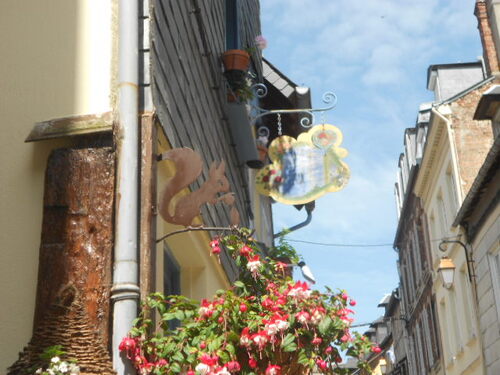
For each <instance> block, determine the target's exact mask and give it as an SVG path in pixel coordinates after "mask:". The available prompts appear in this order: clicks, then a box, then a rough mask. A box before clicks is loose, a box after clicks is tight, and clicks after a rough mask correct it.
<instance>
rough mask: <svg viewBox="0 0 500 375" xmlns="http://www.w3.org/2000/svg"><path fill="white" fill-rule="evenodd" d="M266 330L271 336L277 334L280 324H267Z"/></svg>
mask: <svg viewBox="0 0 500 375" xmlns="http://www.w3.org/2000/svg"><path fill="white" fill-rule="evenodd" d="M266 331H267V334H268V335H269V336H272V335H275V334H276V333H277V332H278V326H277V325H276V324H267V325H266Z"/></svg>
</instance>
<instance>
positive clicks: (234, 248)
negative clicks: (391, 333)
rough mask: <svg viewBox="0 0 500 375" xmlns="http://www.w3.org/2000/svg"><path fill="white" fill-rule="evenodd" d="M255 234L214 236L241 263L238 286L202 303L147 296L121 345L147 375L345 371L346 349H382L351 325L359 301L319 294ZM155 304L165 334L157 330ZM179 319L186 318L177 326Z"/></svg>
mask: <svg viewBox="0 0 500 375" xmlns="http://www.w3.org/2000/svg"><path fill="white" fill-rule="evenodd" d="M249 235H250V232H249V231H248V230H246V229H240V230H237V231H236V232H235V233H233V234H231V235H229V236H226V237H223V238H216V239H214V240H213V241H212V242H211V243H210V245H211V246H210V248H211V252H212V253H213V254H215V256H219V254H220V252H221V248H223V247H225V248H226V249H227V250H228V252H229V253H230V254H231V256H232V257H233V259H234V260H235V263H236V264H237V265H238V267H239V269H240V274H239V279H238V280H237V281H236V282H235V283H234V286H233V288H232V289H231V290H226V291H224V290H220V291H218V292H217V293H216V295H215V297H214V298H213V299H211V300H206V299H204V300H202V301H201V303H197V302H195V301H192V300H190V299H188V298H186V297H183V296H168V297H165V296H163V295H161V294H160V293H155V294H152V295H151V296H150V297H149V298H148V299H147V301H146V302H145V304H144V310H143V313H142V314H141V317H140V318H139V319H138V320H137V321H136V324H135V327H134V328H133V329H132V330H131V332H130V334H129V336H128V337H126V338H124V339H123V341H122V342H121V344H120V350H121V351H122V352H124V353H125V354H126V355H127V356H128V358H129V359H130V360H131V361H133V363H134V364H135V366H136V368H137V369H138V371H139V373H140V374H150V373H153V374H166V373H168V374H172V373H181V374H186V375H195V374H198V375H230V374H247V375H250V374H252V375H256V374H263V375H280V374H281V375H285V374H311V373H312V371H313V370H316V371H319V372H321V373H325V374H343V373H346V369H343V368H341V367H340V366H339V363H340V362H341V361H342V358H341V352H345V353H346V355H348V356H352V357H356V358H362V357H364V356H365V355H366V354H367V353H368V352H369V351H370V350H376V349H377V348H376V347H374V346H373V345H372V344H371V343H370V342H369V341H368V340H367V339H366V338H365V337H363V336H361V335H359V334H358V333H357V332H351V331H350V325H351V323H352V321H353V319H352V317H351V315H352V314H353V311H352V310H350V309H349V308H348V305H349V304H351V305H353V304H354V303H353V300H351V299H350V297H349V296H347V294H346V293H345V292H344V291H340V292H338V293H334V292H333V291H332V290H331V289H327V291H326V292H325V293H320V292H319V291H313V290H311V289H310V288H309V286H308V285H307V284H306V283H305V282H301V281H297V282H295V281H293V280H292V279H291V278H289V277H287V276H286V273H285V269H286V267H287V264H285V263H282V262H280V261H275V260H272V259H269V258H264V257H263V255H262V252H261V251H260V250H259V248H258V247H257V246H256V244H255V243H254V242H253V241H252V239H251V238H250V237H249ZM151 309H155V310H157V312H158V315H159V326H160V328H161V329H162V331H163V332H162V333H154V334H152V333H151V331H152V328H153V327H152V325H153V323H152V320H151V319H150V318H148V317H149V316H150V315H151V314H150V310H151ZM173 319H178V320H179V321H180V322H181V323H182V325H181V326H180V327H178V328H176V329H175V330H171V329H170V326H169V321H171V320H173ZM359 367H360V368H367V364H366V363H365V362H363V361H360V362H359Z"/></svg>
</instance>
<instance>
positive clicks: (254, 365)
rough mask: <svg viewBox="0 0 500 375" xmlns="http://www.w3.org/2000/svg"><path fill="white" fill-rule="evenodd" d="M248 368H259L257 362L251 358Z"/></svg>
mask: <svg viewBox="0 0 500 375" xmlns="http://www.w3.org/2000/svg"><path fill="white" fill-rule="evenodd" d="M248 366H250V368H251V369H255V368H257V361H256V360H255V358H253V357H250V358H249V359H248Z"/></svg>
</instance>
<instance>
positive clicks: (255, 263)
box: [247, 255, 262, 276]
mask: <svg viewBox="0 0 500 375" xmlns="http://www.w3.org/2000/svg"><path fill="white" fill-rule="evenodd" d="M261 266H262V263H261V261H260V258H259V256H258V255H254V256H253V257H252V258H250V259H249V260H248V263H247V269H248V270H249V271H250V272H251V273H252V275H253V276H256V275H257V274H258V273H259V270H260V267H261Z"/></svg>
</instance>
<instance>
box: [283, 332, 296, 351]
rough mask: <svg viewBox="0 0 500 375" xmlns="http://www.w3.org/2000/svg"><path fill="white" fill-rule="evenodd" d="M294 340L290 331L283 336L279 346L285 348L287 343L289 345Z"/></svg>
mask: <svg viewBox="0 0 500 375" xmlns="http://www.w3.org/2000/svg"><path fill="white" fill-rule="evenodd" d="M294 340H295V336H294V335H292V334H291V333H289V334H288V335H286V336H285V338H284V339H283V341H282V342H281V347H282V348H286V347H287V346H288V345H290V344H291V343H293V342H294Z"/></svg>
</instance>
